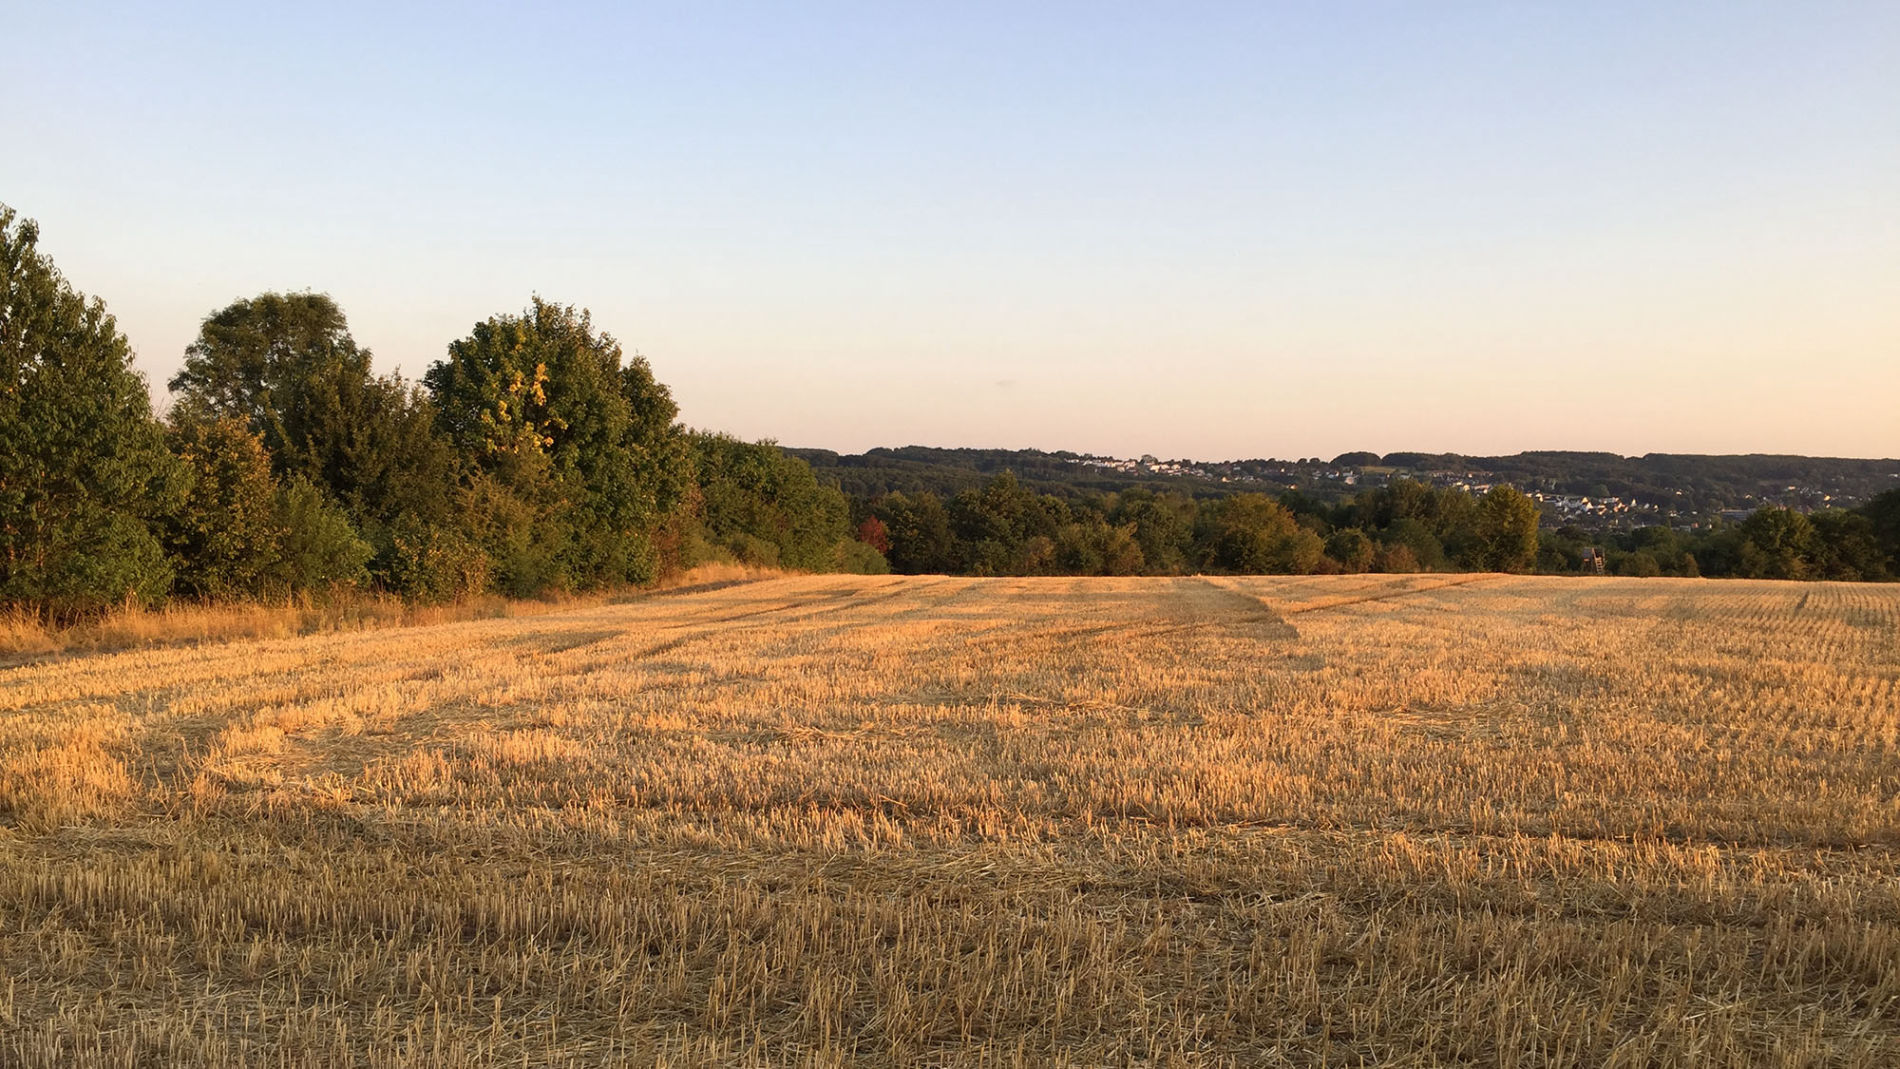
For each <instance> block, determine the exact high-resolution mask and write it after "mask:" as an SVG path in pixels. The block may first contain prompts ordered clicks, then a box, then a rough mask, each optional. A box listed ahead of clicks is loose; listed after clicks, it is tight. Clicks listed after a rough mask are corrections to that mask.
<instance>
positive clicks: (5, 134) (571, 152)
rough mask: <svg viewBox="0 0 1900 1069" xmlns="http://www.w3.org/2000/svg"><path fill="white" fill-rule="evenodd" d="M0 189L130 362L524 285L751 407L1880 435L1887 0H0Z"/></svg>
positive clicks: (375, 323) (696, 387) (1688, 435)
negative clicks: (254, 325)
mask: <svg viewBox="0 0 1900 1069" xmlns="http://www.w3.org/2000/svg"><path fill="white" fill-rule="evenodd" d="M0 24H4V33H0V37H3V38H4V47H3V48H0V52H3V53H4V62H0V203H5V204H8V205H10V206H11V207H13V208H14V209H15V210H17V211H18V212H19V213H20V214H21V215H22V216H23V217H26V218H30V219H35V220H37V221H38V223H39V224H40V230H41V239H40V248H41V250H42V251H43V252H45V253H47V254H49V255H50V256H51V257H52V258H53V259H54V261H55V262H56V263H57V264H58V266H59V267H60V269H61V270H62V271H63V272H64V273H65V275H66V276H67V277H68V279H69V280H70V281H71V282H72V283H73V285H74V286H75V287H77V288H78V289H80V290H81V291H83V292H86V293H88V294H92V295H97V296H99V297H102V298H104V299H105V301H106V303H107V305H108V307H109V309H110V310H111V311H112V312H113V313H114V314H115V315H116V316H117V317H118V321H119V325H120V327H121V329H123V330H124V331H125V333H126V334H127V336H128V337H129V338H130V339H131V342H132V345H133V347H134V349H135V350H136V353H137V364H138V366H139V368H140V369H141V370H142V371H143V372H144V373H145V374H146V375H147V376H148V377H149V378H150V379H151V381H152V382H153V384H154V386H155V388H157V389H158V390H159V392H160V393H161V394H162V392H163V391H162V387H163V383H164V381H165V380H166V379H167V378H169V377H170V376H171V375H172V374H173V373H174V372H176V370H177V369H178V368H179V366H180V365H181V363H182V361H183V353H184V349H185V347H186V346H187V345H188V344H190V342H191V340H192V338H193V337H194V335H195V334H196V332H197V329H198V325H199V323H200V322H201V321H202V320H203V319H204V317H205V316H207V315H209V314H211V313H212V312H213V311H215V310H217V309H219V308H221V307H223V306H224V305H226V304H228V303H230V302H231V301H233V300H236V299H238V298H240V297H246V296H251V295H255V294H257V293H260V292H264V291H267V290H278V291H285V290H315V291H320V292H325V293H328V294H330V295H331V296H332V297H334V298H335V299H336V300H337V302H338V303H339V304H340V305H341V306H342V307H343V309H344V311H345V313H346V314H347V315H348V316H349V319H350V325H351V330H352V334H353V336H354V337H355V338H356V340H357V341H358V342H359V343H360V344H362V345H364V346H366V347H368V348H370V349H371V350H372V351H373V352H374V353H375V354H376V362H377V366H378V367H379V369H380V370H383V371H400V372H401V373H402V374H404V375H407V376H410V377H419V376H420V375H421V374H422V372H423V371H424V370H425V369H426V368H427V367H428V365H429V364H430V363H431V362H433V361H435V360H437V359H439V358H441V356H442V354H443V352H444V349H445V347H446V346H447V344H448V343H449V342H450V341H452V340H453V339H456V338H459V337H462V336H465V335H467V334H468V333H469V331H470V329H471V328H472V327H473V325H474V324H475V323H477V322H479V321H481V320H483V319H486V318H487V317H489V316H491V315H497V314H504V313H519V312H520V311H521V310H522V309H523V308H525V307H526V306H527V304H528V303H529V301H530V299H531V298H532V297H533V296H534V295H537V294H538V295H539V296H541V297H543V298H546V299H549V300H553V301H557V302H562V303H568V304H574V305H577V306H581V307H585V308H587V309H589V310H591V312H592V314H593V318H594V322H595V323H596V325H598V326H600V327H602V328H604V329H606V330H607V331H609V332H611V333H612V334H613V335H614V337H615V338H617V339H618V340H619V341H620V342H621V343H622V344H623V345H624V346H625V348H626V349H627V351H628V352H629V353H634V352H638V353H639V354H641V355H644V356H645V357H646V358H647V359H648V360H649V361H650V362H651V364H652V366H653V368H654V371H655V373H656V375H657V376H658V377H659V378H660V380H661V381H662V382H665V383H667V384H668V385H670V386H671V387H672V389H673V392H674V396H675V398H676V399H677V400H678V401H679V402H680V407H681V416H682V418H683V419H684V420H685V421H686V422H688V423H690V424H691V425H693V426H696V427H702V428H708V429H716V430H723V431H728V432H731V433H734V434H738V435H740V436H742V437H745V438H748V439H756V438H772V439H776V440H778V441H780V442H782V443H784V444H787V445H801V446H818V447H824V448H831V449H837V450H841V451H850V452H856V451H860V450H863V449H865V448H869V447H872V446H878V445H888V446H896V445H907V444H920V445H936V446H978V447H998V448H1040V449H1051V450H1054V449H1069V450H1074V451H1078V452H1091V453H1099V454H1108V455H1116V456H1136V455H1140V454H1143V453H1153V454H1155V455H1158V456H1163V457H1191V458H1196V459H1203V460H1217V459H1228V458H1243V457H1267V456H1277V457H1305V456H1320V457H1330V456H1332V455H1335V454H1337V453H1340V452H1345V451H1348V450H1372V451H1375V452H1391V451H1397V450H1419V451H1431V452H1463V453H1471V454H1492V453H1513V452H1517V451H1519V450H1525V449H1590V450H1609V451H1613V452H1618V453H1624V454H1640V453H1646V452H1707V453H1731V452H1787V453H1807V454H1815V455H1834V456H1868V457H1895V456H1900V4H1895V3H1893V2H1891V0H1873V2H1865V3H1827V2H1817V3H1802V4H1789V3H1749V2H1735V0H1729V2H1720V3H1686V2H1684V3H1678V2H1672V3H1666V4H1657V3H1654V2H1642V3H1628V4H1620V3H1575V4H1556V3H1548V4H1546V3H1528V2H1527V3H1456V2H1433V3H1426V4H1420V3H1410V2H1407V3H1387V4H1380V3H1358V2H1345V0H1333V2H1320V3H1265V2H1253V3H1232V4H1196V3H1170V4H1158V3H1149V4H1140V5H1136V4H1120V3H1103V2H1096V3H1087V4H1080V3H1077V4H1067V3H1038V4H1021V3H996V4H991V3H977V2H972V3H962V4H921V3H919V4H890V3H882V4H870V3H865V4H833V3H823V2H817V3H804V4H781V3H759V4H719V3H691V4H684V3H675V4H623V3H599V4H553V3H549V4H537V5H521V4H480V3H468V4H454V5H442V6H424V5H407V4H396V3H377V4H369V5H354V4H347V3H344V4H327V5H312V4H306V5H296V6H294V7H292V6H289V5H270V4H257V3H243V4H237V3H232V4H192V3H169V4H163V5H159V4H124V5H117V4H110V3H70V2H59V3H51V2H37V0H7V2H5V3H4V5H3V6H0Z"/></svg>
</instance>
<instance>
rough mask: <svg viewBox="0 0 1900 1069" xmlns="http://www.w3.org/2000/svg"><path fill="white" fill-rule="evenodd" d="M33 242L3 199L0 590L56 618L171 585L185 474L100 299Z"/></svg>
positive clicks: (34, 233) (150, 595) (150, 596)
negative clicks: (174, 524)
mask: <svg viewBox="0 0 1900 1069" xmlns="http://www.w3.org/2000/svg"><path fill="white" fill-rule="evenodd" d="M38 245H39V229H38V228H37V227H36V226H35V225H34V224H33V223H31V222H23V221H18V220H17V217H16V215H15V213H14V211H13V210H12V209H11V208H7V207H5V206H3V205H0V600H3V601H7V602H11V603H14V604H22V605H28V606H33V607H35V608H38V609H42V610H44V611H47V612H48V613H50V614H51V615H53V616H54V617H56V618H62V619H63V618H70V617H72V616H75V615H78V614H82V613H86V612H91V611H94V610H97V609H100V608H103V607H104V606H106V605H109V604H111V603H114V602H118V601H122V600H126V599H131V600H135V601H146V602H149V601H153V600H156V599H157V598H160V597H162V596H163V595H164V594H165V593H166V592H167V591H168V590H169V588H170V586H171V580H172V572H171V566H170V563H169V561H168V559H167V554H166V553H165V549H164V546H163V545H162V544H161V534H162V531H161V526H162V520H163V517H164V516H166V515H167V514H169V513H170V512H171V511H172V510H173V509H175V508H176V507H177V505H178V503H179V501H180V499H181V498H182V496H183V494H184V492H185V489H186V487H187V485H188V483H189V475H188V473H186V471H185V470H184V468H183V466H182V465H180V464H179V463H178V461H177V460H176V459H175V458H174V457H173V456H172V455H171V453H170V451H168V450H167V449H166V448H165V439H164V430H163V428H162V427H161V426H160V425H159V423H158V421H157V420H156V419H155V418H153V415H152V408H151V399H150V395H149V394H148V393H147V392H146V386H145V379H144V378H143V376H141V375H139V374H138V373H137V372H136V371H134V370H133V369H132V364H131V350H130V347H129V346H128V345H127V343H126V339H125V336H124V335H123V334H120V333H119V329H118V325H117V323H116V322H115V321H114V320H113V318H112V316H111V315H109V314H108V313H107V312H106V309H105V304H104V302H102V301H100V300H99V299H98V298H92V299H90V300H88V299H87V298H86V297H84V296H83V295H81V294H80V293H78V292H77V291H75V290H74V289H73V288H72V286H71V285H70V284H68V283H67V281H66V279H65V278H64V276H62V275H61V274H60V273H59V271H58V269H57V268H55V267H54V266H53V264H52V261H51V260H49V259H48V258H46V257H45V256H43V255H42V254H41V253H40V252H39V248H38Z"/></svg>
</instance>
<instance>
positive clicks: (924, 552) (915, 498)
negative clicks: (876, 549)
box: [875, 491, 962, 575]
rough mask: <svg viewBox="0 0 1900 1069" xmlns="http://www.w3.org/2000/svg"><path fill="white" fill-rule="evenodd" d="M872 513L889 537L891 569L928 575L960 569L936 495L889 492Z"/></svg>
mask: <svg viewBox="0 0 1900 1069" xmlns="http://www.w3.org/2000/svg"><path fill="white" fill-rule="evenodd" d="M875 514H876V516H877V518H878V519H880V520H882V521H884V527H885V530H886V531H887V532H888V535H889V538H890V543H891V547H890V550H889V556H890V561H891V568H892V569H893V570H895V571H898V572H901V573H903V574H905V575H928V574H943V573H954V572H957V571H960V570H961V569H962V562H961V561H960V559H959V556H958V552H957V546H956V538H955V536H954V535H952V534H951V533H950V514H949V511H948V510H947V509H945V508H944V506H943V500H942V499H941V498H939V497H938V496H937V495H936V494H933V493H930V492H929V491H923V492H920V493H916V494H905V493H902V492H898V493H893V494H890V495H888V496H886V497H885V498H884V499H883V500H881V501H879V502H878V503H877V506H876V513H875Z"/></svg>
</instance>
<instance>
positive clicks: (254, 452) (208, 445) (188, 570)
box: [166, 406, 284, 598]
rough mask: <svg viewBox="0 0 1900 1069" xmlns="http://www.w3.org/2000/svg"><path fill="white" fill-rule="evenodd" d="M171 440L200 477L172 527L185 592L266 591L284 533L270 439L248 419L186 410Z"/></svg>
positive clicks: (175, 420) (169, 433)
mask: <svg viewBox="0 0 1900 1069" xmlns="http://www.w3.org/2000/svg"><path fill="white" fill-rule="evenodd" d="M166 440H167V443H168V444H169V445H170V447H171V450H172V452H173V453H174V454H176V455H177V457H178V458H179V460H181V461H183V462H184V464H185V466H186V467H187V468H188V469H190V471H191V473H192V476H193V478H192V480H191V489H190V491H189V492H188V493H187V494H186V495H185V499H184V501H183V503H182V505H181V507H180V508H179V509H178V510H177V512H176V513H175V514H174V515H173V517H172V522H171V524H170V539H169V541H170V548H171V552H172V560H173V567H174V569H175V570H176V572H177V583H178V588H179V589H180V590H182V591H184V592H185V593H188V594H193V595H196V596H198V597H206V598H230V597H253V596H256V595H258V594H261V593H263V591H264V587H265V585H266V583H267V580H268V577H270V576H271V574H272V571H273V569H274V568H275V566H276V565H277V563H278V553H279V546H280V543H281V542H282V541H283V535H284V531H283V529H282V528H281V527H280V526H279V525H278V516H277V482H276V479H275V478H273V477H272V475H271V468H270V454H268V453H266V452H265V451H264V443H263V441H262V440H260V439H259V437H258V436H257V434H256V433H255V432H253V431H252V430H251V429H250V427H249V426H247V425H246V424H245V423H244V422H243V421H242V420H239V419H235V418H232V417H228V416H227V417H217V416H210V415H207V414H205V413H202V412H196V411H192V410H191V409H189V408H185V407H182V406H181V408H180V409H179V410H177V411H174V412H173V413H172V415H171V422H170V426H169V427H168V428H167V430H166Z"/></svg>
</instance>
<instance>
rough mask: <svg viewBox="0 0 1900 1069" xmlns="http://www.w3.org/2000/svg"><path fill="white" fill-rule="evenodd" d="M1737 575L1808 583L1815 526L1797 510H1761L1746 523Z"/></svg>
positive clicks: (1743, 527)
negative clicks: (1806, 580) (1798, 580)
mask: <svg viewBox="0 0 1900 1069" xmlns="http://www.w3.org/2000/svg"><path fill="white" fill-rule="evenodd" d="M1740 534H1741V546H1740V548H1739V549H1738V551H1737V557H1738V563H1737V567H1736V571H1737V572H1738V573H1739V574H1740V575H1742V576H1743V577H1745V578H1749V579H1805V578H1807V577H1808V573H1809V564H1810V562H1809V559H1808V558H1809V554H1810V553H1811V552H1812V551H1813V548H1814V523H1813V521H1811V520H1809V519H1808V518H1807V517H1806V516H1804V515H1802V514H1801V513H1799V512H1796V511H1794V510H1793V509H1784V508H1774V507H1772V506H1771V507H1769V508H1761V509H1756V510H1755V512H1754V513H1753V514H1752V515H1750V516H1749V517H1748V519H1746V520H1743V521H1742V524H1741V529H1740Z"/></svg>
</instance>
